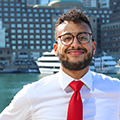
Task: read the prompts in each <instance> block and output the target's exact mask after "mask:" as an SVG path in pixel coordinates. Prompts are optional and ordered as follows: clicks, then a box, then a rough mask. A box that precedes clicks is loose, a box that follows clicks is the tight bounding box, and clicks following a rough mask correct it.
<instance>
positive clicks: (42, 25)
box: [0, 0, 59, 63]
mask: <svg viewBox="0 0 120 120" xmlns="http://www.w3.org/2000/svg"><path fill="white" fill-rule="evenodd" d="M58 14H59V10H57V9H54V8H53V7H50V6H41V7H33V6H27V4H26V0H9V1H8V0H0V21H1V27H0V28H1V30H0V31H1V36H2V38H3V39H2V41H1V43H2V44H1V46H0V54H1V55H2V56H5V54H8V53H9V54H11V55H12V60H13V62H14V61H16V60H17V61H18V60H26V59H29V60H36V59H37V58H38V57H40V56H41V55H42V54H43V52H45V51H49V50H51V49H52V44H53V42H54V39H53V33H52V24H51V22H52V16H58ZM9 63H10V61H9Z"/></svg>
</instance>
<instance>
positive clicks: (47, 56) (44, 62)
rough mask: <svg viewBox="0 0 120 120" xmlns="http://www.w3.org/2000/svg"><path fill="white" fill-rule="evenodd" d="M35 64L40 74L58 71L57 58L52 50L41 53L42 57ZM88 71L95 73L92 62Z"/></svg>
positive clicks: (58, 63)
mask: <svg viewBox="0 0 120 120" xmlns="http://www.w3.org/2000/svg"><path fill="white" fill-rule="evenodd" d="M36 63H37V65H38V67H39V71H40V73H42V74H43V73H44V74H53V73H56V72H58V71H59V69H60V62H59V58H58V57H56V56H55V53H54V50H52V51H51V52H45V53H43V56H42V57H40V58H38V59H37V61H36ZM90 70H92V71H95V67H94V60H92V62H91V64H90Z"/></svg>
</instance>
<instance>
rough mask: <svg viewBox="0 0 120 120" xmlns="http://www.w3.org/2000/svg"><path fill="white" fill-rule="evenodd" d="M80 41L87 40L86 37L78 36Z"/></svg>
mask: <svg viewBox="0 0 120 120" xmlns="http://www.w3.org/2000/svg"><path fill="white" fill-rule="evenodd" d="M80 41H88V38H86V37H80Z"/></svg>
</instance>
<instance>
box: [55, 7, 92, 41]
mask: <svg viewBox="0 0 120 120" xmlns="http://www.w3.org/2000/svg"><path fill="white" fill-rule="evenodd" d="M65 20H66V21H73V22H74V23H75V24H78V23H82V22H85V23H86V24H87V25H88V26H89V27H90V29H91V31H92V27H91V24H90V21H89V18H88V17H87V16H86V15H85V13H84V12H82V11H79V10H76V8H73V9H71V10H69V11H67V13H66V14H65V13H64V14H62V15H61V16H60V17H59V18H58V20H57V21H56V24H55V39H56V35H57V33H56V32H57V27H58V26H59V25H60V24H62V23H63V22H64V21H65Z"/></svg>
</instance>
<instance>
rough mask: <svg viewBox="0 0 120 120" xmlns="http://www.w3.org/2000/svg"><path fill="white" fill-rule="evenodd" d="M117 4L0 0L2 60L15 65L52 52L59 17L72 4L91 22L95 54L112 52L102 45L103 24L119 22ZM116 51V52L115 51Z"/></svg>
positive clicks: (78, 1) (67, 0) (64, 0)
mask: <svg viewBox="0 0 120 120" xmlns="http://www.w3.org/2000/svg"><path fill="white" fill-rule="evenodd" d="M89 1H91V2H92V0H89ZM84 2H85V1H84ZM86 2H87V1H86ZM95 4H96V3H95ZM117 4H118V5H119V0H111V2H110V9H109V8H99V7H91V6H90V7H88V6H84V5H83V2H82V1H80V0H76V1H75V0H54V1H51V2H50V3H49V4H48V5H40V4H38V5H33V6H32V5H27V0H0V35H1V36H2V37H1V39H0V42H1V45H0V58H1V59H2V60H1V59H0V61H2V62H4V61H8V62H6V64H13V63H15V61H21V60H36V59H37V58H38V57H40V56H41V55H42V54H43V52H46V51H51V49H52V46H53V43H54V39H55V38H54V25H55V22H56V20H57V18H58V17H59V16H60V15H61V14H62V13H65V12H66V11H67V10H69V9H70V8H73V7H76V8H77V9H78V10H81V11H84V12H85V13H86V14H87V16H88V17H89V19H90V21H91V24H92V29H93V37H94V39H95V41H96V42H97V51H96V56H98V55H100V54H101V52H102V50H105V51H106V52H109V50H107V49H106V48H104V47H103V44H104V43H103V41H102V40H103V34H104V32H105V31H104V32H103V28H104V25H109V24H111V23H113V24H116V22H117V21H118V20H119V12H117V11H118V10H119V7H117ZM113 13H114V14H113ZM115 15H117V17H116V16H115ZM113 16H115V18H113ZM115 21H116V22H115ZM117 23H118V22H117ZM101 26H102V28H101ZM106 32H107V31H106ZM101 33H102V35H101ZM113 37H114V34H113ZM104 46H105V45H104ZM113 48H114V47H113ZM118 51H119V50H118ZM116 52H117V50H116ZM114 54H115V55H116V53H115V52H113V55H114ZM117 55H118V54H117ZM2 56H6V57H5V58H3V57H2ZM7 56H8V57H7ZM116 58H119V55H118V56H116Z"/></svg>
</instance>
